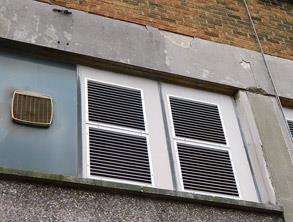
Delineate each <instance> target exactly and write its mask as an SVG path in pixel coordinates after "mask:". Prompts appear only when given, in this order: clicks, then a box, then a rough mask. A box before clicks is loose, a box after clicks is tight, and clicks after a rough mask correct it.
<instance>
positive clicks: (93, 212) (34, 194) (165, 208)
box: [0, 179, 284, 222]
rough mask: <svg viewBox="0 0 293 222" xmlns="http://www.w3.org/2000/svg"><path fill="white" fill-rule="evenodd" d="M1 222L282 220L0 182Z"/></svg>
mask: <svg viewBox="0 0 293 222" xmlns="http://www.w3.org/2000/svg"><path fill="white" fill-rule="evenodd" d="M0 206H1V207H0V215H1V216H0V217H1V221H3V222H8V221H16V222H17V221H21V222H24V221H66V222H70V221H80V222H81V221H103V222H107V221H151V222H154V221H165V222H167V221H168V222H172V221H174V222H175V221H195V222H203V221H205V222H209V221H210V222H215V221H217V222H224V221H227V222H231V221H237V222H242V221H243V222H244V221H245V222H258V221H261V222H282V221H284V220H283V219H282V216H280V215H274V214H266V213H260V212H249V211H244V210H235V209H227V208H220V207H212V206H208V205H200V204H196V203H187V202H179V201H173V200H158V199H155V198H147V197H140V196H135V195H129V194H117V193H109V192H102V191H88V190H81V189H73V188H66V187H61V186H56V185H45V184H40V183H27V182H26V183H25V182H19V181H13V180H3V179H1V180H0Z"/></svg>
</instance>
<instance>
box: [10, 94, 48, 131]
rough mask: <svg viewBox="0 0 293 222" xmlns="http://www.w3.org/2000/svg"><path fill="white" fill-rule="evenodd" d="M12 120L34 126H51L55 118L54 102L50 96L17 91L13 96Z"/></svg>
mask: <svg viewBox="0 0 293 222" xmlns="http://www.w3.org/2000/svg"><path fill="white" fill-rule="evenodd" d="M11 115H12V119H13V120H14V121H16V122H18V123H22V124H27V125H34V126H44V127H48V126H50V124H51V122H52V118H53V102H52V98H51V97H50V96H46V95H42V94H39V93H35V92H28V91H20V90H17V91H15V92H14V94H13V99H12V108H11Z"/></svg>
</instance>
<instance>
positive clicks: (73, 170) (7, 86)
mask: <svg viewBox="0 0 293 222" xmlns="http://www.w3.org/2000/svg"><path fill="white" fill-rule="evenodd" d="M0 67H1V68H0V165H1V166H3V167H10V168H17V169H27V170H35V171H41V172H50V173H57V174H65V175H77V148H78V139H77V84H76V67H75V66H73V65H63V64H60V63H53V62H48V61H43V60H38V59H33V58H29V57H22V56H17V55H13V54H7V53H3V52H1V53H0ZM14 90H29V91H34V92H39V93H43V94H46V95H49V96H52V97H53V103H54V117H53V123H52V126H51V127H50V128H37V127H30V126H23V125H19V124H16V123H14V122H12V120H11V117H10V105H11V99H12V94H13V92H14Z"/></svg>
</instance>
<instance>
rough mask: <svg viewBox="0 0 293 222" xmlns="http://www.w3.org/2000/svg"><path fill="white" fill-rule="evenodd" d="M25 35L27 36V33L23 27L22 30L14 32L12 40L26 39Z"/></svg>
mask: <svg viewBox="0 0 293 222" xmlns="http://www.w3.org/2000/svg"><path fill="white" fill-rule="evenodd" d="M27 35H28V32H27V31H26V28H25V27H23V28H22V29H17V30H15V31H14V33H13V38H14V39H16V40H22V39H26V37H27Z"/></svg>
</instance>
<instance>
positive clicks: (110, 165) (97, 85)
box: [87, 80, 152, 184]
mask: <svg viewBox="0 0 293 222" xmlns="http://www.w3.org/2000/svg"><path fill="white" fill-rule="evenodd" d="M87 89H88V91H87V96H88V121H89V131H88V134H89V135H88V137H89V168H90V169H89V171H90V175H91V176H95V177H103V178H104V177H106V178H114V179H122V180H128V181H133V182H141V183H148V184H151V183H152V180H151V173H150V164H149V156H148V143H147V133H146V131H145V121H144V112H143V104H142V94H141V91H140V90H137V89H131V88H126V87H121V86H117V85H112V84H108V83H101V82H98V81H92V80H88V81H87ZM91 123H93V125H91ZM95 124H98V125H99V124H103V127H104V128H103V129H101V128H95V127H94V125H95ZM113 126H114V127H115V128H116V129H115V130H113ZM117 129H118V131H117ZM129 129H131V131H132V133H130V131H129ZM133 132H136V133H135V134H133Z"/></svg>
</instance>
